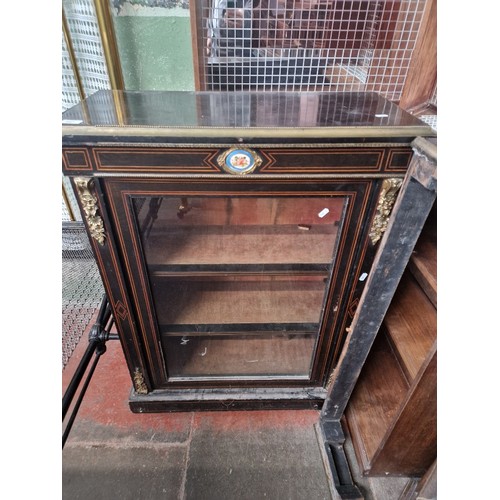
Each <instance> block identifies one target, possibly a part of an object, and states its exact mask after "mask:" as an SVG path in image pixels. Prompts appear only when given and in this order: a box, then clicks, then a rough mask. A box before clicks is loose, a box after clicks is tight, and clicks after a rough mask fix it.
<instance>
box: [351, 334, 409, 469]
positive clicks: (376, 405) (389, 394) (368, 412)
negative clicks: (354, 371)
mask: <svg viewBox="0 0 500 500" xmlns="http://www.w3.org/2000/svg"><path fill="white" fill-rule="evenodd" d="M407 391H408V383H407V381H406V378H405V376H404V374H403V372H402V371H401V367H400V366H399V363H398V361H397V359H396V357H395V355H394V352H393V350H392V347H391V345H390V343H389V342H388V340H387V337H386V335H385V332H383V331H380V332H379V335H378V336H377V338H376V340H375V342H374V344H373V347H372V350H371V351H370V358H369V360H368V361H367V362H366V364H365V366H364V367H363V371H362V373H361V376H360V378H359V381H358V384H357V385H356V390H355V392H354V393H353V395H352V398H351V400H350V401H349V405H348V407H347V410H346V415H347V419H348V422H349V427H350V428H351V435H352V439H353V443H354V446H355V448H356V449H357V451H358V457H359V458H361V460H362V465H363V469H364V470H367V469H369V468H370V463H371V460H372V459H373V457H374V456H375V454H376V452H377V450H378V447H379V445H380V442H381V441H382V440H383V438H384V436H385V434H386V432H387V430H388V428H389V427H390V425H391V422H392V420H393V418H394V416H395V415H396V413H397V412H398V409H399V407H400V405H401V403H402V402H403V400H404V398H405V396H406V393H407Z"/></svg>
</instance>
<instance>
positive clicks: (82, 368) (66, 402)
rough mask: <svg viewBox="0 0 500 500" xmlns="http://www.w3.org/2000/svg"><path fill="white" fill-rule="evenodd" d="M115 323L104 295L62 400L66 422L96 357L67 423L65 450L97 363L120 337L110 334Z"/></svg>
mask: <svg viewBox="0 0 500 500" xmlns="http://www.w3.org/2000/svg"><path fill="white" fill-rule="evenodd" d="M113 323H114V319H113V316H112V312H111V306H110V304H109V301H108V299H107V297H106V295H104V297H103V299H102V302H101V306H100V308H99V313H98V315H97V320H96V322H95V324H94V325H93V326H92V328H91V330H90V333H89V345H88V346H87V349H86V351H85V353H84V355H83V356H82V359H81V360H80V363H79V364H78V367H77V369H76V370H75V373H74V375H73V377H72V378H71V381H70V383H69V384H68V387H67V389H66V392H65V393H64V396H63V399H62V420H63V422H64V419H65V418H66V414H67V413H68V410H69V409H70V407H71V403H72V402H73V399H74V397H75V395H76V393H77V391H78V388H79V387H80V384H81V382H82V379H83V377H84V375H85V373H86V372H87V368H88V366H89V364H90V362H91V360H92V356H94V355H95V357H94V361H93V363H92V365H91V367H90V369H89V370H88V372H87V377H86V379H85V381H84V383H83V385H82V387H81V389H80V394H79V395H78V398H77V400H76V402H75V405H74V406H73V409H72V412H71V415H70V417H69V419H68V421H67V423H66V428H65V429H64V432H63V437H62V446H63V448H64V445H65V444H66V440H67V439H68V435H69V433H70V431H71V428H72V427H73V423H74V421H75V418H76V415H77V413H78V410H79V409H80V405H81V403H82V401H83V397H84V396H85V392H86V391H87V388H88V386H89V384H90V380H91V379H92V376H93V374H94V371H95V369H96V366H97V363H98V362H99V359H100V357H101V355H103V354H104V353H105V352H106V342H107V341H108V340H115V339H118V335H113V334H111V333H110V331H111V328H112V326H113Z"/></svg>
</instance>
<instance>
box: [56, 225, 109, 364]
mask: <svg viewBox="0 0 500 500" xmlns="http://www.w3.org/2000/svg"><path fill="white" fill-rule="evenodd" d="M62 275H63V279H62V366H63V369H64V367H65V366H66V364H67V363H68V361H69V359H70V357H71V355H72V354H73V351H74V350H75V347H76V346H77V344H78V342H79V341H80V339H81V337H82V335H83V332H84V331H85V329H86V328H87V326H88V324H89V322H90V320H91V319H92V317H93V315H94V314H95V312H96V311H97V309H98V308H99V306H100V303H101V300H102V297H103V295H104V286H103V284H102V281H101V277H100V275H99V271H98V269H97V264H96V262H95V259H94V255H93V253H92V249H91V247H90V242H89V240H88V237H87V234H86V232H85V227H84V225H83V223H82V222H70V223H67V222H63V223H62Z"/></svg>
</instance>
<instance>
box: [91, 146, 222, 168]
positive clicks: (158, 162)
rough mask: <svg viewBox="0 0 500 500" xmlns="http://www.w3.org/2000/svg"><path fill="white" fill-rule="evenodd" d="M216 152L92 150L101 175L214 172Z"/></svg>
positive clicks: (158, 149)
mask: <svg viewBox="0 0 500 500" xmlns="http://www.w3.org/2000/svg"><path fill="white" fill-rule="evenodd" d="M219 151H220V150H219V149H208V148H189V149H183V148H141V147H137V148H94V150H93V153H94V158H95V162H96V165H97V170H99V171H100V172H120V171H122V172H155V173H216V172H220V171H221V169H220V168H219V167H218V166H217V163H216V161H217V155H218V154H219Z"/></svg>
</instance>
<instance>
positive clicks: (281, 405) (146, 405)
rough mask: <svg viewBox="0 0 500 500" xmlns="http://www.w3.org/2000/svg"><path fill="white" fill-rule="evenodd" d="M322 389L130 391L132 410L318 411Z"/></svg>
mask: <svg viewBox="0 0 500 500" xmlns="http://www.w3.org/2000/svg"><path fill="white" fill-rule="evenodd" d="M325 395H326V391H325V389H323V388H318V387H314V388H306V389H304V388H298V389H276V388H274V389H253V388H252V389H170V390H160V391H153V392H150V393H149V394H146V395H143V394H137V393H136V392H135V391H134V390H132V391H131V393H130V398H129V406H130V409H131V410H132V411H133V412H134V413H161V412H176V411H219V410H280V409H289V410H299V409H313V410H319V409H321V407H322V406H323V401H324V399H325Z"/></svg>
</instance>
